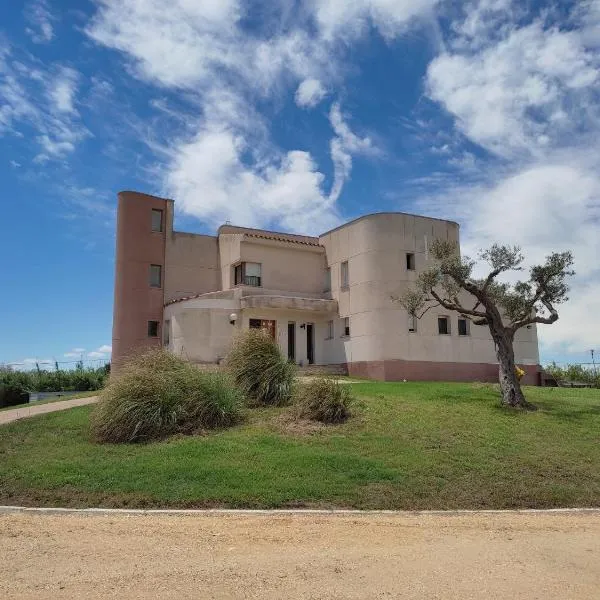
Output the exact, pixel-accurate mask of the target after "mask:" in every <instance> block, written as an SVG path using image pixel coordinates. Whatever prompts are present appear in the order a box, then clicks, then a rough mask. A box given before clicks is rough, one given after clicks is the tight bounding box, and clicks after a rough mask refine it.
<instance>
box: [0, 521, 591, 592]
mask: <svg viewBox="0 0 600 600" xmlns="http://www.w3.org/2000/svg"><path fill="white" fill-rule="evenodd" d="M0 598H6V599H21V598H40V599H42V598H43V599H47V598H53V599H58V600H60V599H64V598H77V599H79V598H89V599H95V598H102V599H105V598H119V599H121V598H127V599H129V598H132V599H138V598H139V599H148V598H161V599H182V598H194V599H197V598H202V599H209V598H219V599H234V598H235V599H238V598H239V599H255V598H256V599H259V598H260V599H263V600H271V599H273V600H275V599H277V600H280V599H282V598H285V599H286V600H287V599H294V598H302V599H314V600H316V599H320V600H321V599H322V600H325V599H361V600H362V599H369V600H370V599H379V598H386V599H392V598H394V599H395V598H402V599H403V600H404V599H406V600H412V599H417V598H418V599H423V600H425V599H426V600H434V599H440V600H441V599H443V600H468V599H473V598H477V599H479V598H481V599H485V600H494V599H502V600H505V599H506V598H510V599H511V600H516V599H527V600H533V599H539V600H555V599H556V600H558V599H559V598H560V599H561V600H564V599H568V600H581V599H584V598H585V599H590V600H591V599H594V600H597V599H598V598H600V512H595V513H496V514H493V513H492V514H482V513H474V514H459V515H456V514H455V515H452V514H448V515H439V514H438V515H431V514H424V513H423V514H418V513H415V514H414V515H410V514H406V513H403V514H398V515H381V514H380V515H376V514H364V515H339V514H338V515H335V514H332V515H310V514H283V515H282V514H277V515H272V514H271V515H269V514H267V515H265V514H262V515H260V514H259V515H248V514H212V515H211V514H199V515H176V516H175V515H135V516H131V515H123V514H114V515H106V514H104V515H89V514H87V515H86V514H62V515H56V514H53V515H51V514H39V513H21V514H0Z"/></svg>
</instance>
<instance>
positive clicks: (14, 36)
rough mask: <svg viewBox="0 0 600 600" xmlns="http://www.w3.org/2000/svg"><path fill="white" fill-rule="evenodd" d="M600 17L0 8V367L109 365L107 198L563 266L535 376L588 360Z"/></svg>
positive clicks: (206, 222)
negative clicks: (572, 269) (379, 232)
mask: <svg viewBox="0 0 600 600" xmlns="http://www.w3.org/2000/svg"><path fill="white" fill-rule="evenodd" d="M599 46H600V2H599V1H598V0H591V1H587V2H585V1H584V2H582V1H580V2H576V3H573V4H569V3H566V2H559V3H551V2H548V3H537V2H535V3H533V2H532V3H527V2H523V1H515V2H512V1H511V0H479V1H473V2H450V1H443V0H439V1H437V0H354V1H353V2H352V3H350V2H347V1H346V0H304V1H302V2H300V1H299V0H277V1H273V2H266V1H259V0H250V1H248V0H246V1H243V0H203V1H202V2H197V1H195V0H170V1H169V2H165V1H164V0H118V1H117V0H87V1H83V0H77V1H75V0H72V1H70V0H32V1H25V2H19V1H14V2H4V3H2V4H0V144H1V146H0V148H1V151H0V177H1V178H2V182H3V186H2V197H3V200H2V208H3V220H4V224H5V225H4V228H3V235H2V237H1V238H0V244H1V245H2V254H3V257H4V267H3V274H4V277H3V279H2V281H3V285H2V293H1V294H0V309H2V312H3V314H5V315H8V319H7V320H6V323H5V324H4V327H3V335H2V336H0V362H25V361H26V362H27V363H31V361H32V359H36V358H37V359H38V360H44V359H45V360H53V359H57V360H65V361H66V360H74V359H75V358H79V357H80V356H82V355H83V356H84V357H85V358H89V359H100V358H104V357H107V356H109V352H110V339H111V321H112V294H113V260H114V226H115V203H116V194H117V192H118V191H119V190H122V189H135V190H139V191H144V192H147V193H153V194H158V195H163V196H166V197H170V198H174V199H175V200H176V207H177V217H176V227H177V228H178V229H181V230H189V231H197V232H214V230H215V229H216V227H217V226H218V225H219V224H220V223H222V222H223V221H225V220H230V221H231V222H233V223H235V224H239V225H250V226H259V227H270V228H276V229H283V230H292V231H297V232H302V233H313V234H314V233H319V232H322V231H324V230H326V229H328V228H330V227H332V226H334V225H335V224H337V223H339V222H341V221H344V220H347V219H350V218H353V217H356V216H358V215H360V214H364V213H368V212H373V211H381V210H401V211H407V212H416V213H420V214H427V215H432V216H438V217H442V218H449V219H453V220H457V221H459V222H460V224H461V231H462V241H463V250H464V252H466V253H468V254H471V255H473V254H475V253H476V251H477V249H478V248H481V247H485V246H487V245H489V244H491V243H492V242H495V241H499V242H503V243H516V244H519V245H521V246H523V248H524V250H525V252H526V254H527V256H528V257H530V258H531V260H533V261H539V260H542V259H543V257H544V256H545V255H546V254H547V253H549V252H550V251H553V250H562V249H567V248H568V249H572V250H573V251H574V253H575V259H576V268H577V276H576V278H575V279H574V280H573V292H572V294H571V301H570V302H569V303H568V304H567V305H565V306H564V307H563V308H562V311H561V320H560V321H559V322H558V323H557V324H555V325H553V326H551V327H544V328H541V331H540V337H541V340H542V345H541V350H542V356H543V359H544V360H545V361H548V360H551V359H556V360H559V361H573V362H579V361H585V360H588V357H589V354H588V355H586V354H585V352H586V351H587V350H589V349H590V348H594V347H596V344H597V343H598V339H600V319H599V317H598V314H600V306H599V304H600V302H599V300H598V298H599V297H600V271H599V267H598V261H597V257H598V256H599V255H600V252H599V250H600V236H599V235H598V219H599V216H600V210H599V209H600V202H599V197H600V169H599V167H600V165H599V162H600V141H599V140H600V52H599V50H600V47H599Z"/></svg>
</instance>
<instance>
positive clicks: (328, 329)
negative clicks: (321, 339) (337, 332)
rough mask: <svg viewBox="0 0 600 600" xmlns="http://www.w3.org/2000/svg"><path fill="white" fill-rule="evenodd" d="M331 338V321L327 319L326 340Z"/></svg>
mask: <svg viewBox="0 0 600 600" xmlns="http://www.w3.org/2000/svg"><path fill="white" fill-rule="evenodd" d="M332 338H333V321H327V337H326V338H325V339H326V340H330V339H332Z"/></svg>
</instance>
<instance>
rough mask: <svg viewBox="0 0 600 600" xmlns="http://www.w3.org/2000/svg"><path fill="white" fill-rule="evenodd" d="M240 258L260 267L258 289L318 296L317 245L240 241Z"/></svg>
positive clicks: (321, 274)
mask: <svg viewBox="0 0 600 600" xmlns="http://www.w3.org/2000/svg"><path fill="white" fill-rule="evenodd" d="M240 258H241V260H242V261H245V262H256V263H261V264H262V287H263V288H265V289H269V290H281V291H288V292H291V291H293V292H295V293H297V294H304V293H307V294H322V293H323V288H324V283H325V261H326V259H325V251H324V249H323V248H321V247H318V246H307V245H302V244H294V243H286V242H278V241H275V240H260V239H244V240H243V241H242V242H241V248H240Z"/></svg>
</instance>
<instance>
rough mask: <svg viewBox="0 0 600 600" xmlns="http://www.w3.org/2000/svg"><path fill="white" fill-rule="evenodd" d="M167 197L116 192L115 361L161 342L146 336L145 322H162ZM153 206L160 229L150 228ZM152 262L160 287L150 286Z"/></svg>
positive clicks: (146, 327) (113, 357) (158, 339)
mask: <svg viewBox="0 0 600 600" xmlns="http://www.w3.org/2000/svg"><path fill="white" fill-rule="evenodd" d="M169 204H170V202H169V201H168V200H165V199H163V198H156V197H154V196H149V195H147V194H140V193H137V192H121V193H119V195H118V209H117V240H116V264H115V299H114V309H113V339H112V347H113V351H112V360H113V363H114V364H115V366H116V365H118V363H119V362H120V361H121V360H122V359H123V358H124V357H125V356H126V355H127V354H129V353H130V352H131V351H133V350H137V349H140V348H144V347H149V346H157V345H160V340H161V338H160V327H159V337H157V338H149V337H148V321H158V322H159V323H162V320H163V319H162V315H163V292H164V290H163V288H164V276H165V266H164V265H165V236H166V232H165V230H166V226H165V225H166V223H165V215H166V214H167V206H168V205H169ZM152 209H159V210H162V211H164V212H163V231H162V232H153V231H152V222H151V218H152V213H151V211H152ZM151 264H158V265H161V266H162V267H163V269H162V271H163V273H162V277H163V286H162V287H160V288H151V287H150V285H149V269H150V265H151Z"/></svg>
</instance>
